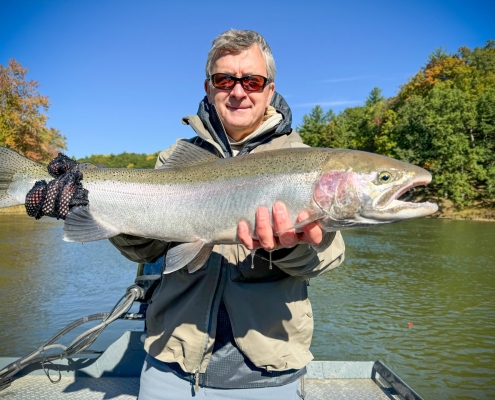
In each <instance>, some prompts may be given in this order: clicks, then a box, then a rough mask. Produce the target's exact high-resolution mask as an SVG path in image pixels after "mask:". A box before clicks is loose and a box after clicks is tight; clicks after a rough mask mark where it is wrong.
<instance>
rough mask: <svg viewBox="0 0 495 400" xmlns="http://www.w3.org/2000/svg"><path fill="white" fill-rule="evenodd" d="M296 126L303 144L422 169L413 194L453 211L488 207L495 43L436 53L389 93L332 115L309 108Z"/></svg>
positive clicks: (493, 179) (374, 93) (492, 187)
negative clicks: (426, 177) (425, 182)
mask: <svg viewBox="0 0 495 400" xmlns="http://www.w3.org/2000/svg"><path fill="white" fill-rule="evenodd" d="M297 130H298V132H299V133H300V134H301V136H302V138H303V141H304V142H305V143H306V144H308V145H310V146H315V147H335V148H346V149H355V150H363V151H368V152H372V153H378V154H382V155H385V156H388V157H392V158H396V159H399V160H402V161H406V162H409V163H412V164H415V165H419V166H421V167H423V168H425V169H427V170H429V171H430V172H431V173H432V175H433V181H432V183H431V184H430V185H429V189H427V191H426V192H425V190H424V189H423V190H422V191H420V193H418V195H422V196H426V197H428V198H431V199H435V200H440V201H442V200H450V201H451V202H452V203H453V205H454V206H455V207H456V208H457V209H462V208H464V207H467V206H478V207H486V208H493V207H494V197H495V196H494V195H495V41H494V40H489V41H488V42H487V43H486V45H485V46H484V47H477V48H475V49H474V50H470V49H468V48H466V47H461V48H460V49H459V50H458V51H457V52H456V53H453V54H447V53H446V52H444V51H443V50H442V49H439V50H436V51H434V52H433V53H432V54H430V55H429V57H428V60H427V62H426V64H425V65H424V66H423V67H422V68H421V69H420V70H419V71H418V72H417V73H416V74H415V75H414V76H413V77H412V78H410V79H409V80H408V81H407V82H405V83H404V84H403V85H402V86H401V87H400V90H399V91H398V93H397V95H396V96H394V97H390V98H385V97H383V96H382V95H381V90H380V89H379V88H377V87H375V88H373V89H372V90H371V92H370V94H369V96H368V98H367V99H366V101H365V102H364V105H362V106H358V107H352V108H347V109H345V110H344V111H342V112H340V113H339V114H335V113H334V112H333V111H332V110H328V111H326V112H325V111H324V110H323V108H322V107H320V106H316V107H315V108H313V110H312V111H311V113H310V114H308V115H305V116H304V117H303V121H302V123H301V124H300V125H299V126H298V127H297Z"/></svg>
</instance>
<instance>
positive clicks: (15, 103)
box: [0, 59, 67, 163]
mask: <svg viewBox="0 0 495 400" xmlns="http://www.w3.org/2000/svg"><path fill="white" fill-rule="evenodd" d="M27 72H28V70H27V69H26V68H23V67H22V65H21V64H20V63H19V62H17V61H16V60H14V59H11V60H10V61H9V62H8V65H7V67H4V66H3V65H0V145H1V146H6V147H9V148H11V149H14V150H16V151H18V152H19V153H21V154H23V155H24V156H26V157H28V158H31V159H33V160H35V161H38V162H44V163H47V162H49V161H50V160H51V159H52V158H53V157H55V156H56V155H57V153H58V152H59V151H60V150H61V149H66V148H67V147H66V143H65V141H66V139H65V137H64V136H62V135H61V134H60V132H59V131H58V130H57V129H55V128H52V127H48V126H46V122H47V120H48V117H47V115H46V114H44V113H43V112H47V111H48V108H49V107H50V102H49V101H48V97H47V96H42V95H41V94H40V93H39V92H38V90H37V89H38V88H39V86H40V85H39V84H38V82H36V81H33V80H30V81H27V80H26V74H27Z"/></svg>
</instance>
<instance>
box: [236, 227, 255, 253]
mask: <svg viewBox="0 0 495 400" xmlns="http://www.w3.org/2000/svg"><path fill="white" fill-rule="evenodd" d="M237 237H238V238H239V240H240V241H241V243H242V244H243V245H244V246H246V247H247V248H248V249H249V250H253V249H255V248H256V247H254V246H255V243H254V242H255V240H254V239H253V238H252V236H251V234H250V232H249V225H248V223H247V222H246V221H241V222H239V223H238V224H237Z"/></svg>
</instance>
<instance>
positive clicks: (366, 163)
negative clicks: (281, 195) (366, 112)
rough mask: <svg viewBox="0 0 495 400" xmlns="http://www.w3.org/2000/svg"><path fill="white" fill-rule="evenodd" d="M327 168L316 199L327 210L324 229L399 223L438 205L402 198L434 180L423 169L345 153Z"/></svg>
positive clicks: (431, 212) (380, 157)
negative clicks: (415, 188) (401, 197)
mask: <svg viewBox="0 0 495 400" xmlns="http://www.w3.org/2000/svg"><path fill="white" fill-rule="evenodd" d="M342 153H343V154H339V155H338V156H337V157H335V158H332V159H330V160H329V161H327V162H326V164H325V165H323V168H322V174H321V176H320V178H319V180H318V181H317V183H316V186H315V190H314V200H315V202H316V204H317V205H318V206H319V207H320V208H321V209H322V210H323V211H324V214H325V217H324V218H322V219H321V220H320V222H319V223H320V225H321V226H322V228H324V229H326V230H329V228H330V227H333V229H334V228H335V227H336V226H338V227H340V228H345V227H356V226H368V225H374V224H382V223H389V222H397V221H401V220H405V219H410V218H418V217H424V216H428V215H430V214H433V213H434V212H436V211H437V210H438V206H437V205H436V204H434V203H429V202H423V203H414V202H406V201H401V200H399V197H400V196H402V195H403V194H404V193H406V192H407V191H409V190H410V189H412V188H413V187H416V186H420V185H427V184H428V183H430V181H431V178H432V177H431V174H430V173H429V172H428V171H426V170H425V169H423V168H420V167H417V166H415V165H412V164H408V163H405V162H402V161H398V160H394V159H392V158H388V157H384V156H381V155H377V154H372V153H365V152H360V151H345V152H342Z"/></svg>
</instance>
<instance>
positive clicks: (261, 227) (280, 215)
mask: <svg viewBox="0 0 495 400" xmlns="http://www.w3.org/2000/svg"><path fill="white" fill-rule="evenodd" d="M272 213H273V227H272V225H271V222H270V213H269V211H268V209H267V208H266V207H260V208H258V210H257V211H256V235H257V236H258V240H256V239H254V238H253V237H252V236H251V235H250V233H249V225H248V223H247V222H246V221H241V222H239V224H238V225H237V236H238V237H239V239H240V240H241V242H242V244H243V245H244V246H246V247H247V248H248V249H249V250H254V249H259V248H264V249H265V250H268V251H272V250H275V249H277V248H282V247H294V246H295V245H297V244H299V243H307V244H310V245H316V244H319V243H320V242H321V240H322V238H323V232H322V230H321V228H320V227H319V226H318V224H316V222H310V223H309V224H307V225H304V226H303V227H302V230H303V231H302V232H301V233H296V232H295V231H294V229H290V228H291V227H292V226H293V223H292V221H291V220H290V217H289V212H288V210H287V207H286V206H285V204H284V203H282V202H280V201H277V202H276V203H275V204H274V205H273V210H272ZM308 218H309V214H308V212H307V211H301V212H300V213H299V215H298V217H297V222H301V221H304V220H306V219H308ZM281 231H283V233H281V234H280V235H279V236H278V237H275V236H274V233H275V232H281Z"/></svg>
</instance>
